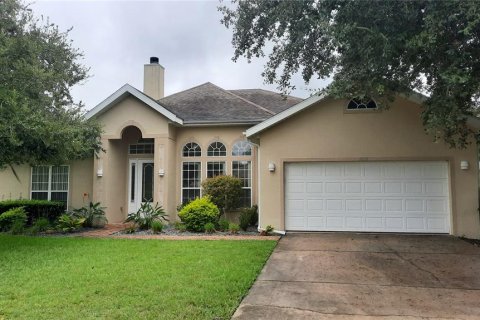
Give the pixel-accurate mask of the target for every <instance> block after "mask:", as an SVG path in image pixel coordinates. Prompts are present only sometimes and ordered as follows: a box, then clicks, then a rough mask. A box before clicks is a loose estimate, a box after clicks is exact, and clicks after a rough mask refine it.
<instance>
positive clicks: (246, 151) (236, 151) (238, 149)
mask: <svg viewBox="0 0 480 320" xmlns="http://www.w3.org/2000/svg"><path fill="white" fill-rule="evenodd" d="M251 155H252V145H251V144H250V143H249V142H247V141H238V142H235V144H234V145H233V147H232V156H251Z"/></svg>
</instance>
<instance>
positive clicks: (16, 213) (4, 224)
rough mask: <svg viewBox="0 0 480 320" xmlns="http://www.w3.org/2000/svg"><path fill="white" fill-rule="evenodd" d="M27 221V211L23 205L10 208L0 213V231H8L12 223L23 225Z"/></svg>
mask: <svg viewBox="0 0 480 320" xmlns="http://www.w3.org/2000/svg"><path fill="white" fill-rule="evenodd" d="M26 223H27V213H26V212H25V209H24V208H23V207H19V208H13V209H10V210H8V211H6V212H4V213H2V214H0V231H10V230H11V229H12V227H13V226H14V225H16V228H17V229H18V228H19V225H22V226H23V227H25V224H26Z"/></svg>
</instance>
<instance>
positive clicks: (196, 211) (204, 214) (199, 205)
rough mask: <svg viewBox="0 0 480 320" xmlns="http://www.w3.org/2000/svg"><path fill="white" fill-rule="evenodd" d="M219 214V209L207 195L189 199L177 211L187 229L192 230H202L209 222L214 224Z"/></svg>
mask: <svg viewBox="0 0 480 320" xmlns="http://www.w3.org/2000/svg"><path fill="white" fill-rule="evenodd" d="M219 215H220V210H218V207H217V206H216V205H215V204H214V203H213V202H212V201H211V200H210V197H208V196H204V197H202V198H197V199H195V200H193V201H191V202H190V203H188V204H187V205H185V206H184V207H183V208H182V210H180V212H179V213H178V216H179V217H180V219H181V220H182V222H183V223H184V224H185V226H186V228H187V230H189V231H194V232H202V231H204V230H205V224H207V223H209V222H211V223H213V224H215V223H216V222H217V220H218V217H219Z"/></svg>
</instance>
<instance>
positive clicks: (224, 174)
mask: <svg viewBox="0 0 480 320" xmlns="http://www.w3.org/2000/svg"><path fill="white" fill-rule="evenodd" d="M209 163H223V165H224V168H223V174H222V176H226V175H227V174H228V165H227V161H207V163H206V166H205V177H207V179H209V177H208V164H209ZM214 177H216V176H213V177H211V178H214Z"/></svg>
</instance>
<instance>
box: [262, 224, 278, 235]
mask: <svg viewBox="0 0 480 320" xmlns="http://www.w3.org/2000/svg"><path fill="white" fill-rule="evenodd" d="M273 230H275V229H274V228H273V226H271V225H268V226H266V227H265V229H264V230H263V231H262V232H261V233H260V235H262V236H269V235H270V234H271V233H272V232H273Z"/></svg>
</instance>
